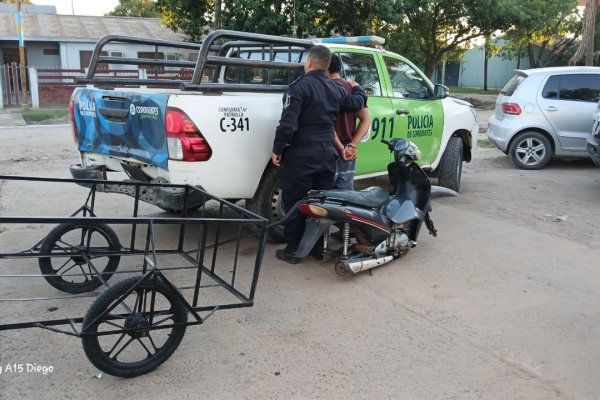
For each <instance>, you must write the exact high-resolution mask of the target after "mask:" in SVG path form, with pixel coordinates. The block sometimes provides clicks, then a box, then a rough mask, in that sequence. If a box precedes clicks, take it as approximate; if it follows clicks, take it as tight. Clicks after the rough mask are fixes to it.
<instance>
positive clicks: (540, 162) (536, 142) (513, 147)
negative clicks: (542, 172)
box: [508, 131, 552, 170]
mask: <svg viewBox="0 0 600 400" xmlns="http://www.w3.org/2000/svg"><path fill="white" fill-rule="evenodd" d="M551 155H552V146H551V145H550V141H549V140H548V138H547V137H546V136H544V135H543V134H541V133H539V132H534V131H530V132H523V133H520V134H518V135H517V136H516V137H515V138H514V139H513V140H512V142H511V144H510V146H509V147H508V156H509V157H510V160H511V161H512V162H513V163H514V164H515V165H516V166H517V167H518V168H520V169H527V170H534V169H542V168H544V167H545V166H546V164H548V161H550V156H551Z"/></svg>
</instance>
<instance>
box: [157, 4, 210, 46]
mask: <svg viewBox="0 0 600 400" xmlns="http://www.w3.org/2000/svg"><path fill="white" fill-rule="evenodd" d="M156 4H157V7H158V9H159V10H160V13H161V16H162V22H163V24H164V25H165V26H167V27H168V28H171V29H172V30H174V31H177V30H181V31H182V32H184V33H185V34H187V35H188V36H189V37H190V39H191V40H192V41H195V42H199V41H201V40H202V37H203V36H204V34H205V32H206V30H207V28H208V27H209V26H212V24H213V11H214V2H213V1H211V0H157V2H156Z"/></svg>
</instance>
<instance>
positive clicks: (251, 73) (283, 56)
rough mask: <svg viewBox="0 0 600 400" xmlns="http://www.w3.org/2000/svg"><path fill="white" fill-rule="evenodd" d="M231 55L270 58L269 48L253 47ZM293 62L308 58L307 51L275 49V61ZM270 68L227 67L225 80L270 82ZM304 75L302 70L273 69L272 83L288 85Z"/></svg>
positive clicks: (253, 82)
mask: <svg viewBox="0 0 600 400" xmlns="http://www.w3.org/2000/svg"><path fill="white" fill-rule="evenodd" d="M229 57H237V58H244V59H246V60H267V59H268V58H269V49H268V48H265V49H252V50H242V51H240V52H235V53H232V54H230V55H229ZM290 58H291V62H297V63H303V62H304V59H305V58H306V52H305V51H302V50H293V51H292V52H291V53H290V52H289V51H288V50H280V51H275V52H274V53H273V61H276V62H289V61H290V60H289V59H290ZM268 71H269V70H268V69H266V68H246V67H231V66H230V67H227V69H226V70H225V81H226V82H228V83H252V84H261V83H268V80H269V72H268ZM300 76H302V72H300V71H290V70H287V69H272V70H271V84H273V85H288V84H290V83H291V82H293V81H294V80H296V79H297V78H299V77H300Z"/></svg>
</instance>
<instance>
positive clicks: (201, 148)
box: [69, 30, 478, 240]
mask: <svg viewBox="0 0 600 400" xmlns="http://www.w3.org/2000/svg"><path fill="white" fill-rule="evenodd" d="M316 42H319V43H321V44H324V45H326V46H328V47H329V48H330V49H331V51H332V52H333V53H337V54H338V55H339V56H340V57H341V60H342V63H343V70H342V72H341V75H342V76H343V77H344V78H345V79H351V80H354V81H356V82H358V83H359V84H360V85H361V86H362V87H363V88H364V89H365V91H366V93H367V94H368V95H369V99H368V107H369V110H370V113H371V117H372V125H371V129H370V132H369V133H368V134H367V136H366V137H365V138H364V140H363V142H362V143H361V144H360V146H359V149H358V151H359V158H358V160H357V167H356V170H357V179H360V178H365V177H372V176H377V175H382V174H386V173H387V164H388V163H389V162H390V153H389V151H388V150H387V147H386V146H383V145H382V144H381V143H380V140H381V139H389V138H391V137H406V138H409V139H410V140H412V141H413V142H414V143H415V144H416V145H417V146H418V147H419V148H420V150H421V153H422V157H421V160H420V164H421V165H422V167H424V168H425V169H426V170H428V171H430V173H431V174H432V176H437V177H438V180H439V184H440V185H443V186H446V187H449V188H451V189H454V190H458V189H459V186H460V180H461V173H462V163H463V162H469V161H470V160H471V150H472V147H473V146H474V140H476V137H477V133H478V126H477V124H476V122H475V110H474V108H473V107H472V106H471V105H470V104H469V103H466V102H464V101H461V100H458V99H454V98H452V97H448V91H447V89H446V88H445V87H444V86H441V85H434V84H432V83H431V81H430V80H429V79H427V77H426V76H425V75H423V73H422V72H421V71H420V70H419V69H418V68H417V67H415V66H414V65H413V64H412V63H411V62H410V61H408V60H407V59H405V58H404V57H402V56H400V55H397V54H394V53H391V52H389V51H386V50H383V49H382V48H381V47H380V46H375V47H369V45H372V44H373V43H374V44H379V45H380V44H383V39H382V38H378V37H374V36H369V37H355V38H327V39H315V40H312V39H311V40H303V39H295V38H286V37H278V36H270V35H260V34H251V33H244V32H235V31H224V30H218V31H214V32H212V33H210V34H209V35H208V36H207V37H206V39H205V40H204V41H203V42H202V43H201V44H196V43H188V42H171V41H156V40H152V41H150V40H147V39H142V38H133V37H125V36H107V37H105V38H103V39H101V40H100V41H99V42H98V43H97V44H96V47H95V50H94V52H93V54H92V58H91V61H90V66H89V69H88V72H87V75H86V77H85V78H82V79H80V83H85V84H86V85H87V86H86V87H80V88H77V89H75V91H74V93H73V95H72V98H71V102H70V105H69V110H70V117H71V120H72V124H73V131H74V136H75V140H76V143H77V146H78V150H79V153H80V156H81V163H80V164H76V165H73V166H72V167H71V173H72V175H73V177H75V178H78V179H107V171H108V172H110V171H118V172H124V173H126V174H127V175H128V177H129V179H134V180H136V181H145V182H158V183H161V182H169V183H174V184H189V185H194V186H199V187H202V188H203V189H204V190H205V191H207V192H209V193H211V194H213V195H215V196H218V197H220V198H224V199H235V200H238V199H246V206H247V208H248V209H249V210H251V211H254V212H256V213H258V214H261V215H264V216H267V217H269V218H270V219H277V218H280V217H281V216H282V215H283V210H282V207H281V196H280V192H281V189H280V184H279V169H278V168H277V167H275V166H274V165H273V164H272V163H271V161H270V159H271V158H270V156H271V149H272V144H273V138H274V134H275V127H276V126H277V123H278V120H279V118H280V115H281V110H282V93H283V91H284V90H285V89H286V88H287V86H288V85H289V84H290V83H291V82H293V81H294V79H296V78H297V77H299V76H300V75H301V74H302V71H303V69H302V68H303V62H304V60H305V57H306V53H307V50H308V49H309V48H310V47H311V46H313V45H314V44H315V43H316ZM123 43H129V44H132V43H133V44H136V45H138V46H140V48H144V47H146V48H148V47H149V48H151V49H152V48H153V49H154V51H153V52H152V51H150V52H145V53H138V55H143V57H137V58H125V57H111V56H109V55H108V54H111V53H109V51H110V50H111V46H113V47H114V46H118V45H122V44H123ZM349 43H351V44H349ZM365 45H366V46H365ZM168 54H170V55H171V56H170V57H167V55H168ZM190 59H195V61H187V60H190ZM106 65H111V66H113V65H117V66H120V65H129V66H130V67H129V68H130V69H131V65H134V66H136V67H137V69H138V70H139V73H138V74H137V76H135V77H126V76H118V77H114V76H113V77H108V76H106V74H103V73H102V67H101V66H106ZM102 186H103V190H105V191H109V192H110V191H112V192H123V188H122V187H121V188H120V187H119V186H120V185H108V184H107V185H102ZM148 193H149V194H148ZM126 194H130V195H132V193H126ZM143 200H145V201H147V202H149V203H152V204H154V205H156V206H158V207H160V208H163V209H165V210H181V209H182V208H183V204H184V202H183V201H182V198H181V193H177V192H176V191H169V192H165V191H163V190H161V189H160V187H158V188H154V189H150V190H148V191H147V194H146V195H145V196H144V198H143ZM185 204H186V206H185V207H186V210H189V209H194V208H198V207H201V206H202V200H201V199H192V200H186V202H185ZM280 234H281V232H280V231H278V230H273V231H272V232H270V237H271V238H272V239H274V240H278V239H280V238H281V237H280Z"/></svg>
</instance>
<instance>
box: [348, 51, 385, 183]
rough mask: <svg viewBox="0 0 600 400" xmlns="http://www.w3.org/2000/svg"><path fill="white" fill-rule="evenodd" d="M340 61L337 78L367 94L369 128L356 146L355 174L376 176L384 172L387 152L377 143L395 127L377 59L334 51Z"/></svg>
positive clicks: (363, 54)
mask: <svg viewBox="0 0 600 400" xmlns="http://www.w3.org/2000/svg"><path fill="white" fill-rule="evenodd" d="M336 53H337V54H338V55H339V56H340V59H341V60H342V71H340V75H341V76H342V77H343V78H344V79H347V80H353V81H356V82H358V83H359V84H360V86H361V87H362V88H363V89H364V90H365V92H366V93H367V94H368V95H369V99H368V101H367V107H368V108H369V112H370V113H371V129H370V130H369V132H368V133H367V135H366V136H365V137H364V138H363V140H362V142H361V144H360V145H359V147H358V159H357V160H356V175H357V176H358V175H368V174H376V173H381V172H385V171H387V165H388V163H389V162H390V152H389V151H388V149H387V147H386V146H384V145H383V144H381V143H380V140H381V139H383V138H387V139H389V138H390V135H391V132H392V130H393V127H394V125H393V124H394V112H393V109H392V103H391V102H390V99H389V98H388V97H387V96H385V95H384V87H383V84H382V79H381V75H380V73H379V72H378V68H377V60H376V57H375V55H374V54H373V53H372V52H368V51H363V50H355V51H347V50H346V51H341V52H336Z"/></svg>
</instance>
